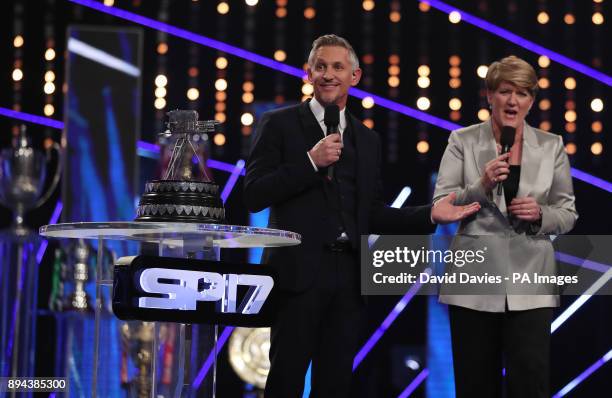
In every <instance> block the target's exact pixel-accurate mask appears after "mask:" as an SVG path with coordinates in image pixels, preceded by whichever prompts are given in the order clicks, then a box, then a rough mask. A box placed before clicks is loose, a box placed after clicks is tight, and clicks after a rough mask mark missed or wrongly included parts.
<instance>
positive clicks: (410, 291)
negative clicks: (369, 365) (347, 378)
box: [353, 268, 431, 372]
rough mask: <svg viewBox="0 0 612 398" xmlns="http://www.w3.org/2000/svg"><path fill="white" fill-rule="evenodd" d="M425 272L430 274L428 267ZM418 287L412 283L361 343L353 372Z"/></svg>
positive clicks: (419, 286) (419, 285)
mask: <svg viewBox="0 0 612 398" xmlns="http://www.w3.org/2000/svg"><path fill="white" fill-rule="evenodd" d="M425 272H426V273H427V274H429V275H431V270H430V269H429V268H427V269H425ZM420 288H421V283H420V282H419V283H415V284H413V285H412V286H411V287H410V289H408V291H407V292H406V294H405V295H404V297H402V298H401V299H400V301H398V302H397V304H395V307H393V309H392V310H391V312H390V313H389V315H387V317H386V318H385V320H384V321H383V322H382V323H381V324H380V326H379V327H378V329H376V331H375V332H374V333H373V334H372V336H370V338H369V339H368V341H367V342H366V343H365V344H364V345H363V347H361V350H359V352H358V353H357V355H355V359H353V372H354V371H355V369H357V367H358V366H359V364H360V363H361V361H363V359H364V358H365V357H366V355H368V353H369V352H370V351H371V350H372V348H374V346H375V345H376V343H378V340H380V338H381V337H382V336H383V334H385V332H386V331H387V329H389V327H391V324H393V322H394V321H395V319H396V318H397V317H398V316H399V314H400V313H401V312H402V311H403V310H404V308H406V306H407V305H408V303H410V301H411V300H412V298H413V297H414V296H415V294H416V293H417V292H418V291H419V289H420Z"/></svg>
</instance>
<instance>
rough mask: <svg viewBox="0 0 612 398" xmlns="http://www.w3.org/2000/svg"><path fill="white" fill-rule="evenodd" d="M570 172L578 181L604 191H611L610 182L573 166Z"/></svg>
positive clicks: (611, 184)
mask: <svg viewBox="0 0 612 398" xmlns="http://www.w3.org/2000/svg"><path fill="white" fill-rule="evenodd" d="M571 173H572V177H574V178H576V179H578V180H580V181H584V182H586V183H587V184H591V185H594V186H596V187H597V188H601V189H603V190H604V191H608V192H612V183H610V182H608V181H606V180H603V179H601V178H599V177H595V176H594V175H591V174H588V173H585V172H584V171H582V170H578V169H575V168H573V167H572V169H571Z"/></svg>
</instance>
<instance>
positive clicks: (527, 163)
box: [516, 123, 543, 197]
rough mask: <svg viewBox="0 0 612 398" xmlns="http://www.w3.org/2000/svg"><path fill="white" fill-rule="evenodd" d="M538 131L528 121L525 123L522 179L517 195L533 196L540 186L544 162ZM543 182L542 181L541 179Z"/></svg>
mask: <svg viewBox="0 0 612 398" xmlns="http://www.w3.org/2000/svg"><path fill="white" fill-rule="evenodd" d="M536 134H537V133H536V132H535V131H534V130H533V129H532V128H531V126H529V125H528V124H527V123H525V124H524V125H523V153H522V155H521V179H520V182H519V189H518V192H517V194H516V196H517V197H525V196H533V193H534V191H535V190H536V189H535V188H536V187H537V186H538V183H539V181H538V176H539V175H540V166H541V164H542V159H543V156H542V155H543V154H542V147H541V146H540V144H539V142H538V137H537V136H536ZM540 182H541V181H540Z"/></svg>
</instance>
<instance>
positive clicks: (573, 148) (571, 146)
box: [565, 142, 577, 155]
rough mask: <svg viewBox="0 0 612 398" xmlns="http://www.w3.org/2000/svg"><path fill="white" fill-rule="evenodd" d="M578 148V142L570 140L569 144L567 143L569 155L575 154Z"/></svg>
mask: <svg viewBox="0 0 612 398" xmlns="http://www.w3.org/2000/svg"><path fill="white" fill-rule="evenodd" d="M576 149H577V148H576V144H574V143H573V142H568V143H567V144H565V152H566V153H567V154H568V155H575V154H576Z"/></svg>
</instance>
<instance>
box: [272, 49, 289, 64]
mask: <svg viewBox="0 0 612 398" xmlns="http://www.w3.org/2000/svg"><path fill="white" fill-rule="evenodd" d="M274 59H275V60H277V61H278V62H284V61H285V60H286V59H287V53H286V52H284V51H283V50H276V51H274Z"/></svg>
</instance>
